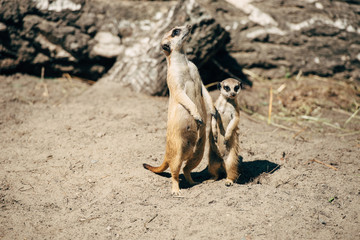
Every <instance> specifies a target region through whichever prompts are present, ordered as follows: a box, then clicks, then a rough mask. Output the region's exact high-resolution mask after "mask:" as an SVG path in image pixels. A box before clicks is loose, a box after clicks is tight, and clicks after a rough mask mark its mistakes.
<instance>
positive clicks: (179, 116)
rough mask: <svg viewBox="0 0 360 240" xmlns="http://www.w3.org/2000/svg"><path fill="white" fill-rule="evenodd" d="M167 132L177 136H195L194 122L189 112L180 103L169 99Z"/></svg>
mask: <svg viewBox="0 0 360 240" xmlns="http://www.w3.org/2000/svg"><path fill="white" fill-rule="evenodd" d="M168 130H170V131H174V132H177V134H181V135H183V134H196V130H197V127H196V122H195V120H194V117H193V116H191V114H190V112H189V111H188V110H187V109H186V108H185V107H184V106H182V105H181V104H180V103H178V102H176V101H175V100H173V99H172V98H171V97H170V99H169V111H168Z"/></svg>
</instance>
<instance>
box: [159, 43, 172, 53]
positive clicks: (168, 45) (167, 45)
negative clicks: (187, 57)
mask: <svg viewBox="0 0 360 240" xmlns="http://www.w3.org/2000/svg"><path fill="white" fill-rule="evenodd" d="M161 48H162V49H163V50H164V51H165V52H167V53H170V52H171V48H170V44H168V43H164V44H162V45H161Z"/></svg>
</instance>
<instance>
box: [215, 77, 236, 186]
mask: <svg viewBox="0 0 360 240" xmlns="http://www.w3.org/2000/svg"><path fill="white" fill-rule="evenodd" d="M218 87H219V89H220V91H221V94H220V96H219V98H218V99H217V100H216V102H215V108H216V110H217V111H218V115H217V118H212V120H211V130H210V133H209V142H210V150H209V166H208V170H209V173H210V174H211V175H212V176H213V179H212V180H214V181H216V180H217V179H218V178H219V175H220V174H221V173H226V182H225V185H226V186H231V185H232V184H233V183H234V182H235V181H236V180H237V179H238V177H239V172H238V166H239V151H240V149H239V127H238V124H239V120H240V112H239V107H238V102H237V95H238V93H239V92H240V89H241V84H240V82H239V81H237V80H235V79H232V78H228V79H225V80H224V81H222V82H221V83H220V84H219V86H218ZM226 89H228V90H229V91H226ZM234 89H235V90H234ZM236 90H237V91H236Z"/></svg>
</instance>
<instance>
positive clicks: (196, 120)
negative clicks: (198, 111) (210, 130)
mask: <svg viewBox="0 0 360 240" xmlns="http://www.w3.org/2000/svg"><path fill="white" fill-rule="evenodd" d="M195 122H196V125H197V127H198V128H199V127H201V126H202V125H204V122H203V120H202V118H201V117H199V118H195Z"/></svg>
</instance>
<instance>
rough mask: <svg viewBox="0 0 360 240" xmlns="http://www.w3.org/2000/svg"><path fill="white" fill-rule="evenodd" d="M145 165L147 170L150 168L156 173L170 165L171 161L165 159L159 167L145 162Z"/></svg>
mask: <svg viewBox="0 0 360 240" xmlns="http://www.w3.org/2000/svg"><path fill="white" fill-rule="evenodd" d="M143 166H144V168H146V169H147V170H150V171H152V172H154V173H161V172H163V171H165V170H166V169H167V168H168V167H169V163H168V162H167V161H164V162H163V163H162V164H161V165H160V166H159V167H153V166H150V165H149V164H146V163H144V164H143Z"/></svg>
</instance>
